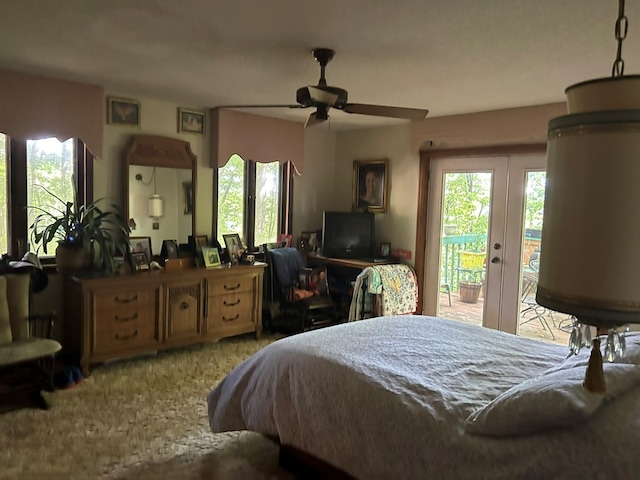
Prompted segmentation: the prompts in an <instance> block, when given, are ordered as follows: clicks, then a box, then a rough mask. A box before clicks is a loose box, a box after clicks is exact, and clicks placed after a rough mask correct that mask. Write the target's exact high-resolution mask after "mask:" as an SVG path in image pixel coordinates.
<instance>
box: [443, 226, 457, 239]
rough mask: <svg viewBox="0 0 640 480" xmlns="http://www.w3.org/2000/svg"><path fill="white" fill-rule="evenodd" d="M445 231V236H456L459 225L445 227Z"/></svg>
mask: <svg viewBox="0 0 640 480" xmlns="http://www.w3.org/2000/svg"><path fill="white" fill-rule="evenodd" d="M443 230H444V234H445V235H447V236H449V235H455V234H456V232H457V231H458V225H445V226H444V228H443Z"/></svg>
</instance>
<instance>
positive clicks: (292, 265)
mask: <svg viewBox="0 0 640 480" xmlns="http://www.w3.org/2000/svg"><path fill="white" fill-rule="evenodd" d="M265 253H266V254H265V259H266V261H267V264H268V265H269V268H271V269H272V270H273V282H274V285H273V289H274V290H273V293H274V296H275V297H276V298H277V301H278V304H279V307H280V315H281V317H282V318H283V319H284V321H285V324H286V325H285V327H287V328H292V329H293V330H294V331H296V332H299V331H306V330H311V329H314V328H319V327H323V326H327V325H330V324H333V323H336V321H337V305H336V304H335V302H334V301H333V299H332V298H331V296H330V295H329V292H328V289H324V291H323V292H320V294H309V295H308V296H301V294H302V293H304V292H305V288H304V287H305V286H304V285H301V284H302V283H303V282H302V281H301V280H303V278H304V276H305V275H306V274H308V273H310V272H309V270H310V269H307V268H306V265H305V262H304V259H303V257H302V254H301V253H300V251H298V249H296V248H291V247H287V248H276V249H273V250H267V252H265ZM325 280H326V273H325ZM325 285H326V284H325ZM309 293H310V291H309Z"/></svg>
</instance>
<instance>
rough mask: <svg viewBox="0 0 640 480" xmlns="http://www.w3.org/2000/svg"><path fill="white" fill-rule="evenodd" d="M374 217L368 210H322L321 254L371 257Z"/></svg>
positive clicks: (337, 256) (341, 256)
mask: <svg viewBox="0 0 640 480" xmlns="http://www.w3.org/2000/svg"><path fill="white" fill-rule="evenodd" d="M374 227H375V217H374V215H373V213H370V212H324V214H323V217H322V255H324V256H325V257H333V258H371V257H373V256H374V252H375V241H374Z"/></svg>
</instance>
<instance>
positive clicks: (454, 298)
mask: <svg viewBox="0 0 640 480" xmlns="http://www.w3.org/2000/svg"><path fill="white" fill-rule="evenodd" d="M483 307H484V299H483V298H482V297H480V298H479V300H478V303H465V302H462V301H460V296H459V294H458V292H451V306H449V300H448V298H447V294H446V293H441V294H440V313H439V316H440V317H445V318H450V319H453V320H459V321H462V322H465V323H470V324H472V325H482V310H483ZM531 317H532V315H531V313H526V314H525V315H523V316H521V318H520V331H519V332H518V334H519V335H521V336H523V337H527V338H533V339H536V340H543V341H546V342H552V343H557V344H559V345H565V346H567V347H568V345H569V332H568V331H566V330H565V329H561V328H559V327H561V326H562V327H564V326H565V325H566V324H567V323H568V321H567V319H568V315H566V314H564V313H558V312H555V313H553V314H551V313H547V314H546V315H544V318H545V319H546V321H547V323H548V325H549V327H550V329H551V332H553V335H555V339H554V338H552V335H551V332H550V331H549V330H547V328H546V327H545V326H544V325H543V323H542V322H541V321H540V320H538V319H534V320H531V321H527V320H530V319H531ZM525 322H526V323H525Z"/></svg>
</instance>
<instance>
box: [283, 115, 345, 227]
mask: <svg viewBox="0 0 640 480" xmlns="http://www.w3.org/2000/svg"><path fill="white" fill-rule="evenodd" d="M323 127H325V124H321V125H318V126H316V127H313V128H307V129H306V130H305V135H304V174H303V175H296V176H295V178H294V183H293V216H292V217H293V218H292V232H293V237H294V239H297V237H298V236H299V235H300V232H303V231H314V230H318V229H319V228H322V212H324V211H325V210H332V209H342V208H341V205H340V203H339V202H337V201H336V185H337V184H338V182H337V181H336V179H337V178H338V175H337V174H336V159H335V155H336V133H335V132H333V131H331V130H329V129H328V128H323ZM349 178H351V177H349ZM349 181H351V180H349Z"/></svg>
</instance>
